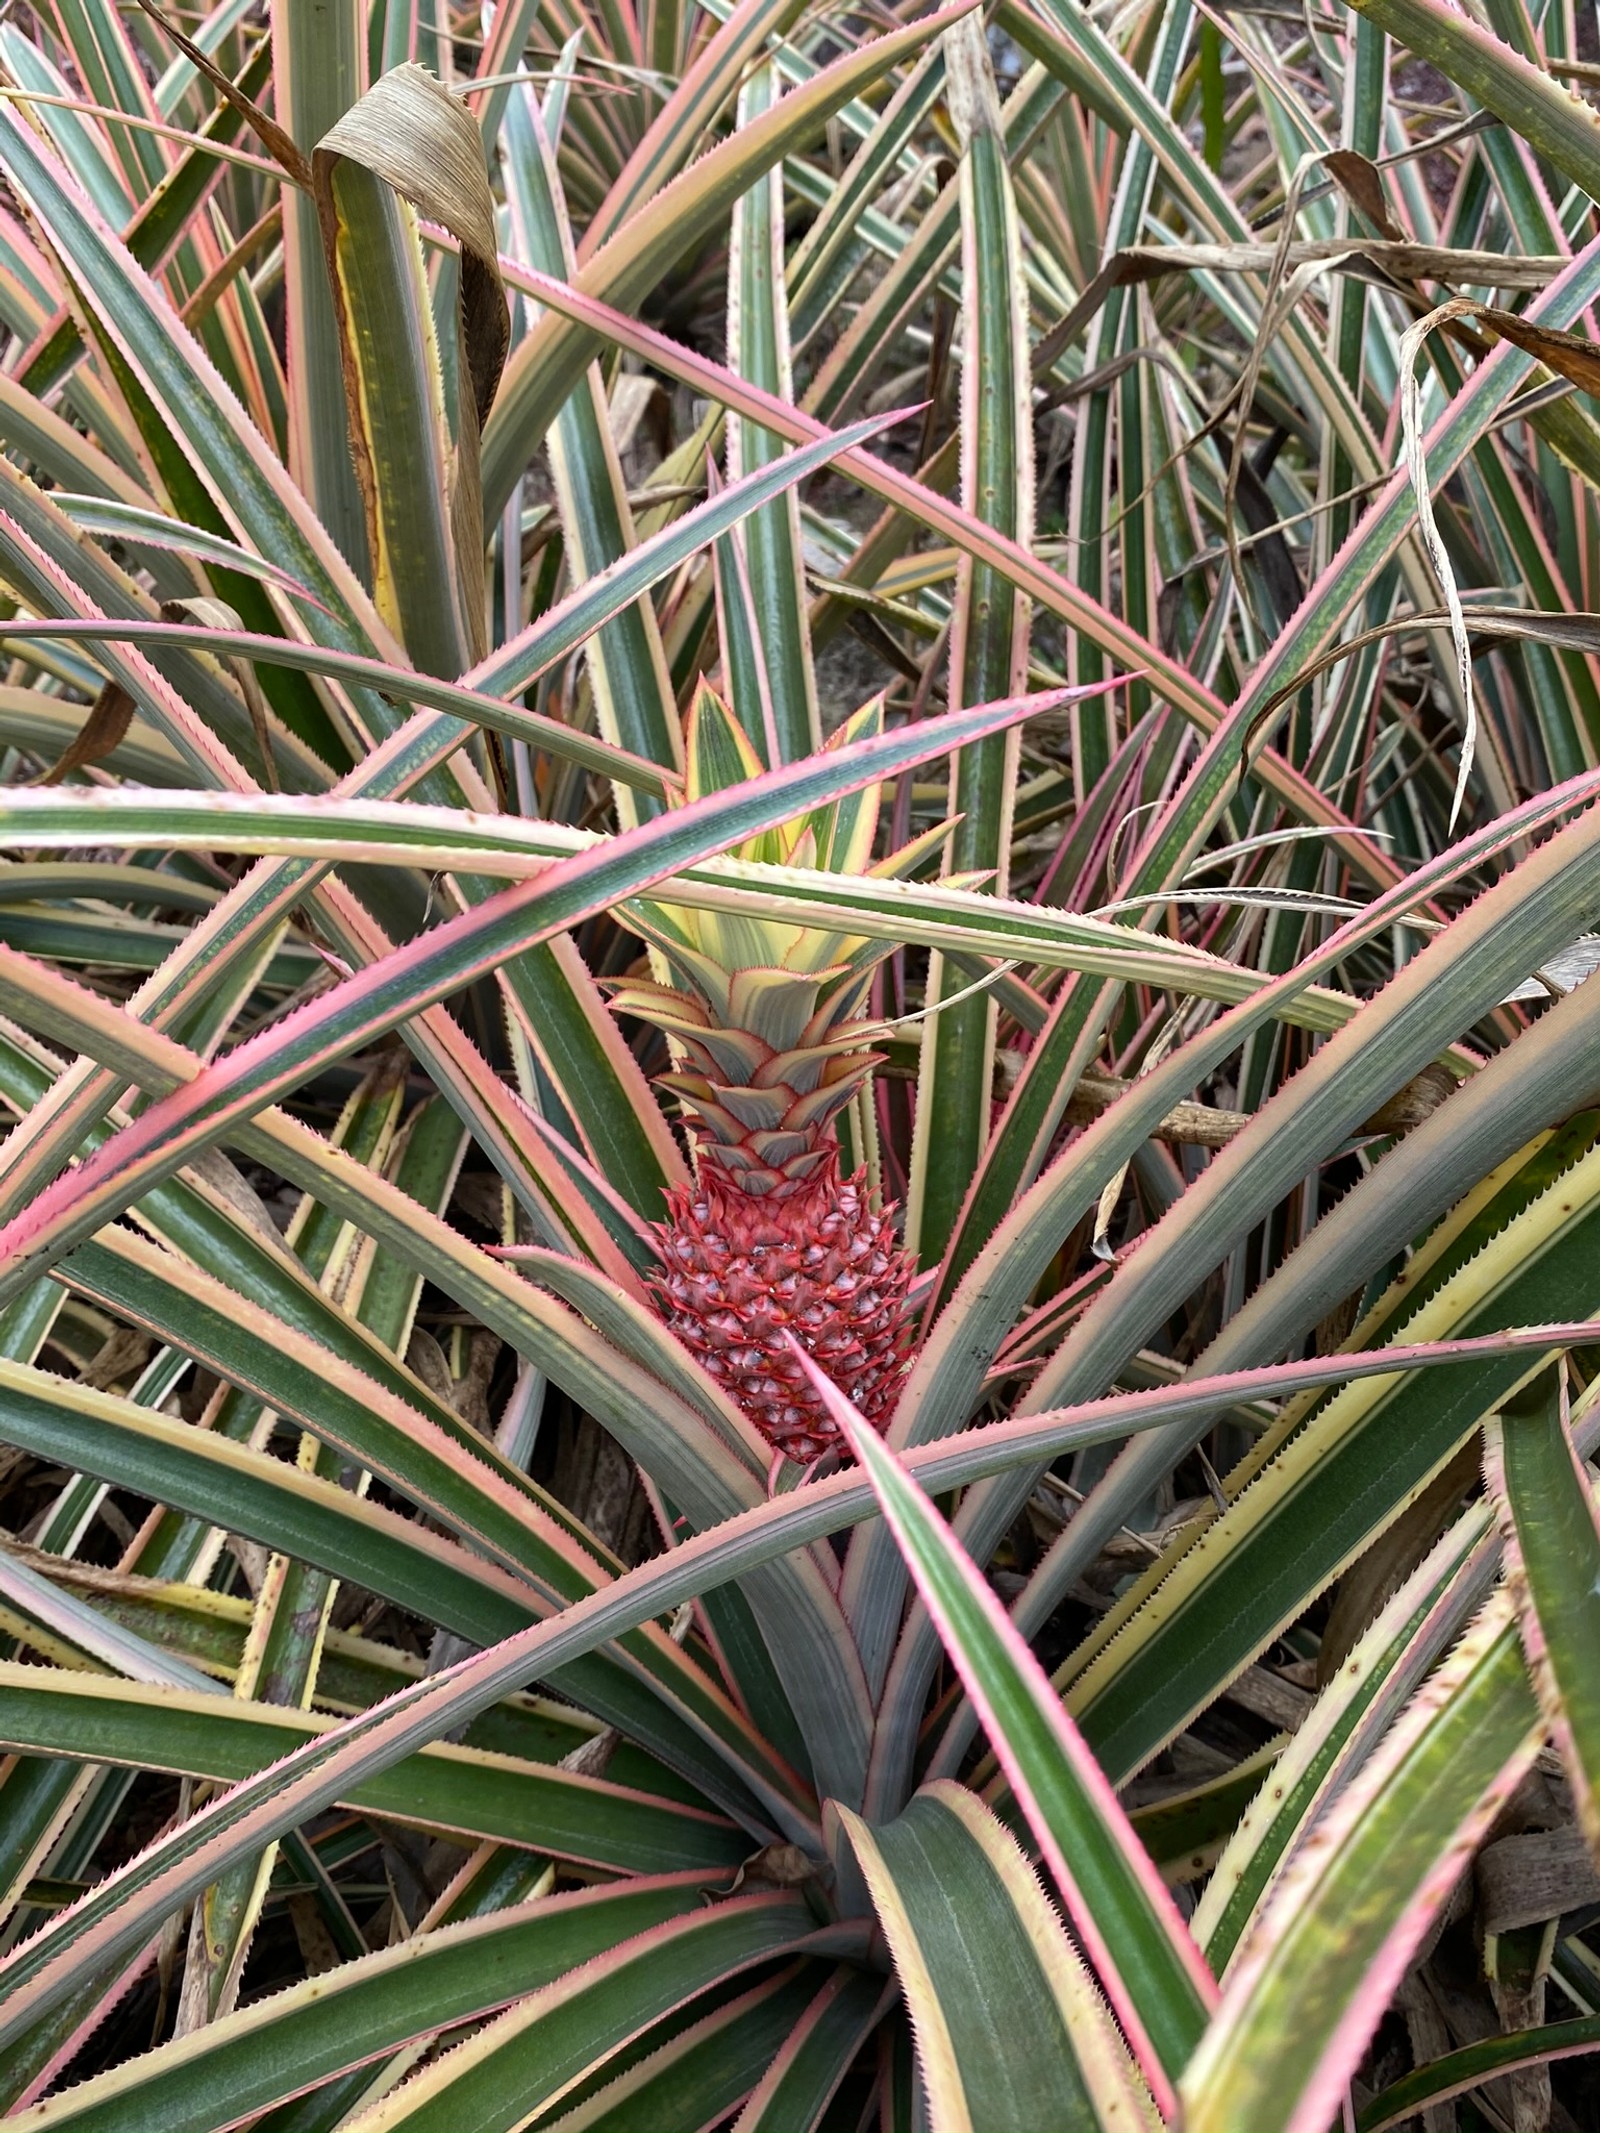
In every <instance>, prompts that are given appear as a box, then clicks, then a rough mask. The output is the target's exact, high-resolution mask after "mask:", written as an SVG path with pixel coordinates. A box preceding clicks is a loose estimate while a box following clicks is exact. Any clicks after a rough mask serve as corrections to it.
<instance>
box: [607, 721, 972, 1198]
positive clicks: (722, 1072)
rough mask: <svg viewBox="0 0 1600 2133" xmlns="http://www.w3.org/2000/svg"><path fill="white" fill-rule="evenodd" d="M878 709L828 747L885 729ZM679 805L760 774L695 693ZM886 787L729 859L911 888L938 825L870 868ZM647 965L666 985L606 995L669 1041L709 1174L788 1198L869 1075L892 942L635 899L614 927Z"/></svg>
mask: <svg viewBox="0 0 1600 2133" xmlns="http://www.w3.org/2000/svg"><path fill="white" fill-rule="evenodd" d="M882 727H883V700H882V698H881V697H879V698H876V699H874V701H873V702H871V703H869V704H866V705H864V706H863V707H862V709H861V710H859V711H857V712H855V713H854V714H853V715H852V716H851V717H850V718H849V719H848V720H847V721H846V723H845V724H844V725H843V726H842V727H841V728H840V730H839V731H838V732H837V733H836V734H835V735H834V736H833V738H832V740H830V742H829V743H828V746H829V747H830V748H836V747H843V746H845V745H847V744H848V743H850V742H852V741H857V740H863V739H867V738H870V737H871V736H872V735H874V734H876V733H879V732H881V731H882ZM685 759H686V772H685V779H684V801H683V804H684V805H688V804H689V803H691V802H693V801H695V800H699V799H703V798H704V797H705V796H706V795H707V794H709V793H713V792H722V791H726V790H728V789H729V788H730V787H732V786H735V785H740V784H743V783H744V782H745V780H746V779H749V778H752V777H755V776H757V775H759V773H760V772H761V771H762V770H763V769H764V768H765V765H764V764H763V763H762V762H761V760H760V758H759V757H758V756H757V754H756V752H755V750H754V748H753V747H752V746H751V744H750V741H749V739H748V738H747V737H746V735H745V733H744V731H743V730H742V728H741V727H740V726H739V724H738V722H737V720H736V719H735V718H734V716H733V713H732V712H731V711H730V709H729V708H728V706H727V705H726V704H725V703H724V702H723V700H722V698H721V697H720V696H718V694H717V693H716V691H715V690H714V689H713V688H711V687H710V685H709V684H708V683H705V682H702V683H701V685H700V688H699V690H698V692H697V694H696V696H695V700H694V704H693V707H692V709H691V711H690V713H689V719H688V730H687V735H686V747H685ZM880 794H881V787H878V786H871V787H868V788H867V789H866V790H865V791H862V792H859V793H852V794H849V795H847V796H846V797H845V798H844V799H842V800H837V801H833V802H830V803H829V804H828V805H826V806H823V807H818V808H813V809H811V810H810V811H809V812H808V813H806V814H803V815H799V816H797V817H796V818H795V819H794V820H793V821H792V822H787V823H784V824H783V825H781V827H779V828H777V829H770V830H765V831H763V832H762V833H761V834H760V835H759V836H756V837H752V838H750V839H748V840H747V841H746V842H745V843H744V844H741V845H739V846H737V847H736V848H735V849H734V850H733V851H732V852H731V853H730V854H729V857H730V858H732V859H734V860H736V861H745V862H750V861H756V862H764V863H766V864H768V865H772V866H781V867H786V868H791V869H801V870H804V871H808V872H816V873H820V874H833V875H841V876H848V875H862V874H872V875H878V876H880V877H887V878H893V877H895V876H899V875H904V874H907V873H909V872H910V871H911V869H912V868H913V867H914V866H915V865H916V864H917V862H918V861H919V860H921V859H922V858H923V857H924V856H925V855H927V854H929V853H931V852H932V851H934V850H936V849H937V847H938V845H939V844H940V842H941V841H942V840H943V838H944V837H945V835H946V834H947V825H945V824H941V825H939V827H938V828H937V829H935V830H933V831H932V832H930V833H928V834H927V835H925V836H923V837H920V838H918V839H915V840H914V841H913V842H912V843H911V844H909V845H907V846H905V847H904V848H903V849H902V850H901V851H899V852H896V853H894V854H893V855H892V857H890V858H888V859H884V860H880V861H878V862H876V863H874V862H873V859H872V846H873V842H874V839H875V838H876V835H877V830H878V811H879V800H880ZM618 915H619V916H620V917H621V919H622V921H623V923H624V924H625V925H627V926H628V927H629V928H630V929H631V930H632V931H633V932H635V933H637V934H638V935H639V936H640V937H641V938H642V939H643V940H645V941H647V942H648V943H649V945H650V947H651V948H652V950H654V951H655V957H656V960H657V968H658V969H661V968H664V969H665V970H666V971H667V972H669V973H670V977H671V980H672V982H670V983H650V982H647V981H645V980H642V979H641V980H632V979H630V980H628V981H626V982H625V983H623V984H621V985H619V986H617V987H615V988H614V991H613V998H612V1004H613V1006H614V1007H615V1008H616V1009H617V1011H618V1012H619V1013H622V1014H629V1015H637V1016H638V1017H639V1019H640V1020H641V1021H644V1022H649V1023H651V1024H653V1025H654V1026H655V1027H656V1028H657V1029H660V1030H664V1031H665V1032H666V1034H667V1036H668V1037H669V1038H670V1039H671V1040H672V1044H673V1048H674V1052H675V1055H676V1062H677V1063H676V1066H675V1070H674V1071H673V1072H672V1073H670V1074H665V1075H663V1076H662V1077H661V1080H662V1085H663V1086H664V1087H666V1088H670V1089H672V1090H673V1091H674V1092H675V1093H676V1094H677V1096H678V1097H679V1099H680V1100H681V1101H682V1102H683V1104H684V1105H685V1107H686V1108H687V1109H688V1110H689V1112H690V1113H691V1114H692V1115H693V1117H694V1118H695V1121H696V1125H697V1127H698V1128H699V1135H698V1138H699V1142H700V1155H701V1160H702V1164H705V1163H707V1162H709V1164H710V1166H711V1167H712V1168H713V1169H714V1170H716V1171H718V1172H720V1173H721V1175H722V1178H723V1179H724V1181H725V1182H727V1183H728V1184H730V1185H732V1186H734V1187H736V1188H737V1189H738V1190H740V1191H743V1192H745V1193H747V1194H760V1195H772V1196H775V1197H779V1198H782V1197H787V1196H788V1195H789V1194H791V1193H793V1192H796V1191H798V1190H800V1189H801V1188H802V1187H803V1186H804V1185H805V1184H807V1183H808V1182H810V1181H812V1180H815V1179H820V1177H821V1176H822V1174H823V1173H824V1171H825V1170H826V1168H827V1166H828V1165H829V1164H830V1163H831V1161H832V1160H833V1152H834V1143H833V1137H832V1131H831V1128H832V1122H833V1120H834V1119H835V1117H836V1116H837V1115H838V1113H839V1112H840V1111H841V1110H842V1109H843V1108H844V1106H845V1104H847V1103H848V1102H849V1100H850V1098H851V1096H852V1095H853V1094H854V1093H855V1091H856V1090H857V1089H858V1088H859V1087H860V1086H861V1084H862V1082H863V1081H865V1079H866V1078H867V1076H868V1074H870V1072H871V1071H872V1068H873V1066H874V1064H875V1063H876V1060H877V1058H878V1054H877V1053H875V1052H874V1051H873V1050H872V1049H871V1046H872V1042H873V1039H874V1038H875V1037H876V1036H877V1035H878V1034H879V1033H880V1027H881V1025H879V1024H877V1023H875V1022H872V1021H870V1020H863V1019H861V1014H860V1011H861V1007H862V1004H863V1001H864V999H865V995H866V989H867V984H868V982H869V980H870V978H871V975H872V971H873V968H874V966H875V965H876V964H878V963H879V962H881V961H882V960H883V958H884V957H885V956H886V955H887V954H888V953H889V952H890V944H888V943H886V942H883V941H878V940H869V939H867V938H865V937H864V936H861V935H855V934H850V933H845V932H840V931H837V930H835V929H833V928H830V927H826V926H812V925H806V924H804V923H803V922H800V923H797V922H795V921H791V920H789V919H784V918H765V917H758V916H753V915H746V914H745V913H742V912H729V911H701V910H690V909H688V908H687V907H685V906H684V905H682V904H673V903H669V902H665V901H661V900H658V899H657V898H654V897H648V898H646V897H640V898H637V899H635V900H634V901H633V902H631V903H629V904H627V905H625V906H624V907H623V908H622V910H621V911H620V912H619V914H618Z"/></svg>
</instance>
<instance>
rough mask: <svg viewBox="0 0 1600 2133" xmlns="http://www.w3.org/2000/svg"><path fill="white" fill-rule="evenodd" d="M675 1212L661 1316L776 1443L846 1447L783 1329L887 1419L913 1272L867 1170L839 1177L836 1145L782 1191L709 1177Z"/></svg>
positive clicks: (663, 1243)
mask: <svg viewBox="0 0 1600 2133" xmlns="http://www.w3.org/2000/svg"><path fill="white" fill-rule="evenodd" d="M668 1210H669V1211H668V1219H667V1220H666V1221H665V1222H664V1223H662V1224H661V1225H660V1228H659V1230H658V1232H657V1235H658V1237H659V1240H660V1248H661V1259H662V1272H661V1273H660V1275H659V1276H657V1278H656V1279H655V1281H654V1283H653V1284H652V1286H653V1288H654V1290H655V1293H656V1297H657V1300H658V1301H659V1303H660V1306H661V1311H662V1316H663V1317H664V1318H665V1320H666V1322H667V1324H668V1325H669V1326H670V1327H671V1328H672V1330H673V1332H674V1333H676V1334H677V1336H678V1338H679V1339H680V1340H681V1341H682V1342H683V1343H684V1344H685V1346H686V1347H688V1348H689V1349H691V1350H692V1351H693V1353H694V1354H695V1355H696V1356H697V1357H698V1358H699V1360H700V1362H701V1363H702V1364H703V1365H704V1366H705V1368H706V1370H707V1371H708V1372H709V1373H710V1375H711V1376H712V1377H714V1378H716V1379H717V1381H718V1382H719V1383H720V1384H722V1385H723V1386H725V1387H726V1389H727V1391H728V1393H729V1394H730V1395H731V1397H732V1398H733V1399H734V1400H735V1401H736V1402H737V1403H738V1405H739V1406H740V1407H741V1408H742V1409H743V1410H744V1412H745V1413H746V1414H747V1415H748V1416H749V1417H750V1419H751V1421H752V1422H754V1424H755V1425H756V1427H757V1429H759V1430H760V1432H761V1434H762V1435H763V1436H764V1437H765V1438H766V1439H767V1442H768V1443H769V1444H771V1445H772V1446H773V1448H774V1449H775V1450H777V1451H781V1452H784V1453H786V1454H787V1455H788V1457H789V1458H791V1459H794V1460H797V1461H799V1462H800V1464H802V1465H807V1464H809V1463H810V1461H812V1460H813V1459H818V1458H820V1457H821V1456H822V1454H823V1453H824V1452H828V1451H832V1450H835V1449H837V1448H839V1447H840V1446H841V1439H840V1436H839V1432H838V1430H837V1429H836V1428H835V1426H834V1424H833V1423H832V1422H831V1421H830V1420H829V1418H828V1414H827V1411H826V1409H825V1408H824V1407H823V1405H822V1402H821V1400H820V1399H819V1398H818V1396H817V1394H816V1392H815V1391H814V1390H813V1389H812V1387H811V1386H810V1385H809V1384H808V1383H807V1382H806V1379H805V1377H804V1374H803V1372H802V1371H801V1369H800V1366H799V1364H798V1363H797V1362H796V1360H795V1358H794V1355H793V1353H792V1352H791V1350H790V1349H789V1347H788V1345H787V1342H786V1340H785V1338H784V1336H785V1334H792V1335H793V1336H794V1338H795V1339H796V1340H798V1341H799V1343H800V1345H801V1346H802V1347H803V1348H805V1349H806V1350H808V1352H809V1353H810V1354H811V1355H812V1356H813V1358H814V1359H815V1360H816V1362H817V1364H818V1365H819V1366H820V1368H821V1369H822V1370H824V1371H825V1372H826V1373H827V1375H828V1376H829V1377H830V1378H832V1379H833V1382H834V1383H835V1384H836V1385H837V1386H838V1387H839V1389H840V1391H841V1392H843V1393H844V1394H845V1395H846V1396H847V1397H848V1398H849V1399H850V1400H851V1401H853V1403H854V1404H855V1406H856V1407H857V1408H858V1409H859V1410H860V1411H861V1413H862V1414H863V1415H864V1416H865V1417H866V1419H867V1421H869V1422H870V1423H872V1425H873V1426H874V1428H877V1429H881V1428H882V1427H883V1425H884V1423H885V1422H886V1421H887V1420H888V1417H889V1414H890V1411H891V1410H892V1408H893V1406H894V1402H895V1397H896V1394H897V1393H898V1391H899V1387H900V1380H901V1378H902V1377H903V1375H904V1373H905V1368H906V1361H907V1356H908V1353H909V1349H910V1344H911V1324H910V1316H909V1313H908V1310H907V1305H906V1296H907V1291H908V1290H909V1288H910V1286H911V1271H912V1270H911V1260H910V1257H909V1255H908V1254H907V1253H906V1252H905V1250H904V1249H903V1248H902V1246H901V1244H900V1242H899V1240H898V1238H897V1236H896V1234H895V1229H894V1221H893V1215H892V1210H890V1211H880V1210H878V1209H875V1208H874V1207H873V1206H872V1205H871V1203H870V1200H869V1198H868V1195H867V1190H866V1185H865V1182H864V1179H863V1177H862V1175H861V1174H860V1173H858V1174H857V1175H856V1176H855V1177H853V1178H840V1176H839V1174H838V1164H837V1160H836V1159H835V1157H834V1155H833V1152H832V1151H831V1150H830V1151H829V1156H828V1159H827V1160H826V1161H825V1162H824V1164H823V1166H822V1168H821V1170H820V1172H819V1173H818V1174H817V1175H815V1176H814V1177H813V1178H811V1179H809V1180H808V1181H807V1182H806V1183H805V1184H804V1185H803V1186H802V1187H801V1188H800V1189H799V1190H798V1191H795V1192H792V1193H789V1194H787V1195H785V1196H783V1197H781V1198H780V1197H775V1196H773V1195H770V1194H766V1195H762V1196H760V1197H754V1196H752V1195H750V1194H748V1193H744V1192H741V1191H739V1190H738V1189H737V1188H736V1187H731V1188H730V1187H727V1186H724V1185H722V1184H720V1183H716V1182H713V1181H712V1180H711V1179H710V1178H709V1177H706V1176H704V1175H702V1178H701V1180H700V1182H699V1183H698V1184H696V1185H692V1186H684V1187H680V1188H679V1189H678V1190H677V1191H675V1192H673V1193H672V1194H670V1195H669V1198H668Z"/></svg>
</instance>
